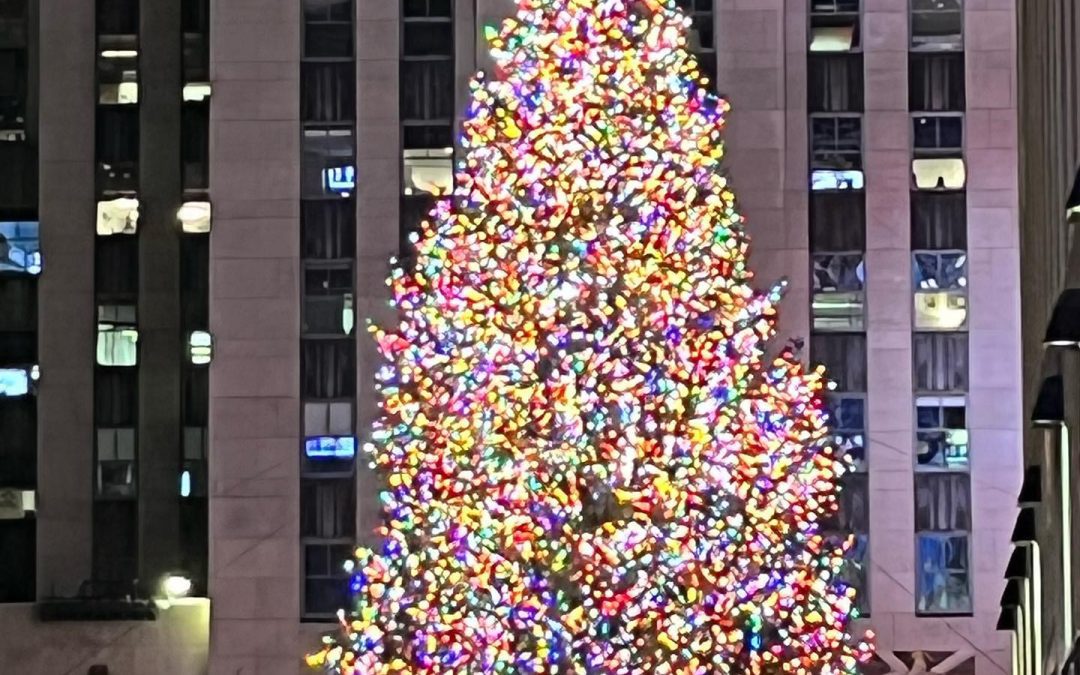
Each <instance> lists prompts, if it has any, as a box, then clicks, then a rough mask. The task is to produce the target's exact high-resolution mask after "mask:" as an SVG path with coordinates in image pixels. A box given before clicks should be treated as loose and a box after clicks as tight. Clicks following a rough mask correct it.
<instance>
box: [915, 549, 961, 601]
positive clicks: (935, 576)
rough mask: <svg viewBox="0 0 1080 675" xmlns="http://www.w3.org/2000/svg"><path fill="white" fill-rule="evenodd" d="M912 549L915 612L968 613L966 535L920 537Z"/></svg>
mask: <svg viewBox="0 0 1080 675" xmlns="http://www.w3.org/2000/svg"><path fill="white" fill-rule="evenodd" d="M915 545H916V549H917V555H918V557H919V569H918V570H917V571H916V578H917V580H918V599H917V601H916V605H915V609H916V611H917V612H919V613H921V614H965V613H970V612H971V580H970V577H969V572H970V566H969V558H968V535H951V536H940V535H930V534H919V535H917V536H916V539H915Z"/></svg>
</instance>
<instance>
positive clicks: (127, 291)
mask: <svg viewBox="0 0 1080 675" xmlns="http://www.w3.org/2000/svg"><path fill="white" fill-rule="evenodd" d="M94 258H95V264H94V279H95V282H94V283H95V291H96V292H97V294H98V295H99V296H100V295H111V296H124V297H134V295H135V294H136V293H137V289H138V240H137V239H136V238H134V237H106V238H102V237H99V238H97V240H96V241H95V242H94Z"/></svg>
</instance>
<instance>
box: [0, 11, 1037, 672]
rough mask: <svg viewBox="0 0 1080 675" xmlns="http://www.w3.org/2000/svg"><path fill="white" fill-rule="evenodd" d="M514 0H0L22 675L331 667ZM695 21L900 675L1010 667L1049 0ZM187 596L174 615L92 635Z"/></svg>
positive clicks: (766, 266) (169, 611)
mask: <svg viewBox="0 0 1080 675" xmlns="http://www.w3.org/2000/svg"><path fill="white" fill-rule="evenodd" d="M513 4H514V3H513V2H512V0H399V1H397V2H391V1H387V0H235V1H234V0H228V1H226V0H221V1H217V2H214V1H210V2H208V1H207V0H201V1H199V0H185V1H184V2H182V3H179V5H177V3H175V2H168V1H166V0H96V4H95V3H92V2H86V1H85V0H78V1H76V0H40V2H38V3H33V2H27V1H26V0H24V1H23V2H21V3H20V2H18V1H17V0H5V1H3V2H0V32H2V33H3V34H2V35H0V59H7V60H0V66H4V65H5V64H7V67H6V68H5V70H4V72H5V74H7V75H8V77H7V78H6V79H4V78H0V82H14V83H15V84H12V85H11V86H12V91H13V92H14V94H13V95H12V96H11V100H14V101H16V103H19V104H21V105H23V108H18V107H15V108H14V111H13V112H11V113H10V116H11V118H12V120H15V119H21V120H22V122H21V123H22V126H21V127H18V128H15V129H13V131H12V132H11V134H9V133H8V132H7V131H6V128H7V127H6V126H3V127H0V153H3V152H11V153H22V154H21V155H19V157H21V158H23V159H20V160H19V161H20V162H22V163H21V164H20V163H16V162H15V161H11V162H0V166H3V167H4V168H3V169H0V170H3V171H13V170H14V169H13V168H12V167H16V166H20V167H25V168H24V169H23V171H24V173H23V174H20V176H22V179H23V182H18V181H15V180H11V181H6V182H0V216H3V222H0V234H3V235H4V236H5V237H6V238H7V239H8V240H11V241H15V242H16V243H17V245H18V246H20V247H21V248H20V250H21V251H24V252H25V255H23V256H22V258H21V259H23V260H28V261H29V262H21V263H6V262H4V260H3V259H0V303H2V307H0V309H2V310H4V311H2V312H0V497H2V500H0V550H2V551H4V556H5V563H7V564H5V565H3V566H0V602H2V603H5V604H0V663H7V662H16V663H20V664H27V665H26V666H25V667H24V670H22V671H20V672H26V673H49V674H51V673H55V672H73V673H79V672H88V671H89V669H90V668H91V667H92V666H95V665H102V666H107V667H108V668H109V669H110V670H109V672H112V673H122V674H126V673H139V672H149V671H151V670H152V671H153V672H162V673H201V672H209V673H229V674H236V673H243V674H252V675H253V674H256V673H258V674H259V675H263V674H270V675H273V674H275V673H296V672H297V671H298V670H299V669H300V663H301V661H300V659H301V656H302V654H303V653H304V651H305V650H308V649H310V648H311V647H312V646H313V645H314V644H316V642H317V635H318V634H319V633H320V632H322V631H325V630H326V629H327V622H328V620H330V619H331V618H332V616H333V612H334V611H335V610H336V609H337V608H338V607H339V606H341V604H342V603H343V602H344V598H345V595H344V593H345V583H344V576H343V573H342V572H341V571H340V563H341V561H342V560H343V559H344V558H345V557H347V555H348V553H349V551H350V550H351V547H352V544H353V543H354V542H356V541H358V540H359V541H365V540H369V538H370V536H371V535H370V532H371V530H372V528H373V526H374V525H375V524H376V523H377V522H378V511H377V503H376V493H377V486H378V480H377V478H376V477H374V476H373V475H372V474H371V473H370V472H369V470H368V468H367V465H366V462H364V461H363V460H362V458H360V457H358V447H359V445H360V443H362V441H363V439H364V436H365V434H366V430H367V429H368V428H369V426H370V423H371V421H372V419H373V416H374V414H375V406H374V387H373V381H374V373H375V369H376V368H377V366H378V359H377V356H376V353H375V350H374V345H373V343H372V341H371V340H370V339H368V338H367V336H366V334H365V332H364V331H363V325H364V323H365V321H366V320H368V319H372V320H374V321H380V322H381V321H388V320H390V319H392V315H391V314H390V313H389V308H388V305H387V302H386V300H387V292H386V287H385V285H384V283H383V280H384V278H385V276H386V274H387V272H388V270H389V262H388V261H389V259H390V258H391V256H405V257H407V256H408V255H409V250H410V249H409V233H411V232H413V231H415V230H416V228H417V227H418V224H419V222H420V220H421V219H422V217H423V215H424V214H425V213H426V211H427V209H428V208H429V207H430V206H431V204H432V202H433V200H434V199H435V196H436V195H438V194H441V193H444V192H445V191H446V190H448V189H449V188H450V187H451V185H452V181H453V177H452V162H453V157H454V139H455V138H456V135H457V131H456V130H457V128H458V127H459V125H460V122H461V119H460V116H461V114H462V112H463V111H464V106H465V102H466V89H467V88H466V84H467V81H468V79H469V77H470V76H471V75H472V73H474V72H475V71H476V70H478V69H484V68H487V67H489V66H490V62H489V61H488V59H487V56H486V54H485V51H484V48H483V46H482V44H481V37H482V34H483V29H484V26H486V25H491V24H495V23H497V22H498V21H500V20H501V19H502V18H504V17H505V16H507V15H508V14H509V13H510V12H511V11H512V9H513ZM679 4H680V5H682V6H684V7H685V8H686V9H687V10H688V11H689V13H690V14H691V16H692V18H693V26H694V35H693V46H694V49H695V51H696V52H697V54H698V56H699V58H700V59H701V61H702V63H703V64H704V65H705V70H707V71H709V72H715V74H716V78H715V80H716V82H717V83H718V84H717V87H718V90H719V92H720V93H721V94H723V95H724V96H726V97H728V98H729V100H730V101H731V102H732V105H733V108H734V109H733V112H732V115H731V117H730V119H729V127H728V136H727V138H728V165H727V166H728V170H729V171H730V173H731V175H732V177H733V180H734V186H735V190H736V194H737V195H738V197H739V200H740V204H741V210H742V212H743V213H744V214H745V216H746V217H747V219H748V221H749V225H748V227H749V231H750V234H751V236H752V238H753V245H754V253H753V256H752V259H751V266H752V267H753V269H754V270H755V272H756V274H757V275H758V278H759V279H760V280H761V283H762V284H766V283H770V282H772V281H773V280H775V279H778V278H781V277H787V278H788V280H789V291H788V294H787V297H786V300H785V302H784V303H783V305H782V309H781V334H782V335H790V336H801V337H804V338H806V339H807V342H808V348H807V351H806V356H807V358H808V359H810V360H813V361H816V362H823V363H825V364H826V365H827V366H828V367H829V368H830V372H831V373H832V377H833V379H834V380H836V382H837V389H836V395H835V397H834V401H833V411H834V417H835V420H836V425H837V428H836V434H837V439H838V442H840V443H842V444H843V445H844V446H845V447H846V448H847V449H848V450H849V452H850V453H851V454H852V455H853V456H854V457H855V458H856V459H857V461H858V465H859V470H858V471H857V472H855V473H854V474H853V475H851V476H849V478H848V480H847V485H846V489H845V491H844V493H843V495H844V496H843V509H842V512H841V513H840V514H839V515H838V516H837V517H836V518H834V519H833V520H832V522H830V523H829V525H828V526H829V529H830V531H831V532H833V533H835V534H836V535H844V536H846V535H847V534H849V533H851V534H854V535H856V546H855V548H854V553H853V556H852V561H851V564H850V565H849V569H848V570H847V571H846V574H847V575H848V578H849V579H850V580H851V581H853V582H854V583H856V584H858V585H859V586H860V587H861V588H862V590H863V595H862V600H861V605H862V612H863V614H864V617H863V618H862V619H860V621H861V622H862V623H864V624H865V625H866V626H868V627H871V628H873V630H874V631H875V633H876V634H877V642H878V645H879V653H880V655H879V660H878V661H877V662H875V663H874V664H872V665H871V666H870V667H869V668H868V672H882V673H884V672H907V671H909V670H910V671H917V670H918V669H919V668H920V667H924V668H926V669H929V668H930V667H933V668H934V669H935V672H941V673H948V672H953V673H957V674H961V673H978V674H979V675H982V673H991V672H996V671H998V670H1000V669H1002V668H1007V667H1008V665H1009V660H1010V653H1009V641H1008V638H1007V636H1006V635H1004V634H1001V633H998V632H996V631H995V630H994V629H995V621H996V620H997V619H998V611H999V607H998V603H997V601H998V598H999V595H1000V593H1001V590H1002V588H1003V586H1004V581H1003V580H1002V579H1001V570H1002V569H1003V566H1004V565H1005V562H1006V560H1007V559H1008V556H1009V553H1010V551H1009V540H1010V533H1011V532H1012V527H1013V522H1014V518H1015V515H1016V506H1015V503H1014V502H1013V501H1012V500H1011V498H1010V499H1003V498H1002V495H1013V494H1015V493H1016V492H1017V489H1018V487H1019V482H1020V478H1019V476H1020V472H1021V442H1022V441H1021V435H1022V432H1023V428H1024V425H1023V424H1022V422H1021V420H1022V414H1021V411H1022V402H1021V396H1020V393H1019V392H1018V391H1017V390H1016V387H1015V386H1014V384H1015V381H1016V380H1017V378H1018V377H1019V373H1020V353H1021V345H1020V339H1021V338H1020V319H1021V314H1020V302H1019V298H1020V295H1019V289H1020V277H1019V269H1020V258H1019V255H1020V254H1019V250H1020V249H1019V234H1018V233H1019V229H1018V217H1017V207H1018V185H1017V179H1016V167H1017V138H1016V124H1017V101H1018V90H1017V85H1016V79H1017V78H1016V68H1015V58H1016V50H1015V26H1016V20H1017V17H1016V16H1015V12H1014V7H1013V5H1014V3H1013V2H1011V1H1009V0H862V1H861V2H860V0H805V1H803V0H756V1H755V2H743V1H742V0H679ZM8 7H11V8H12V9H11V10H10V11H8V10H7V8H8ZM5 11H7V12H8V13H9V14H11V17H10V18H9V17H8V16H7V15H6V14H5ZM20 12H21V13H20ZM20 22H21V23H20ZM20 27H21V28H20ZM20 29H21V31H22V33H20V32H19V30H20ZM20 35H21V36H22V41H21V42H20V41H19V39H18V37H19V36H20ZM9 38H10V40H9ZM9 41H10V44H11V46H10V47H7V45H8V43H9ZM20 59H21V60H20ZM20 77H21V78H22V79H19V78H20ZM20 83H21V84H20ZM20 87H21V89H20ZM7 100H8V99H6V98H0V120H3V122H4V125H8V124H9V122H8V117H9V113H8V112H6V109H5V108H2V105H3V104H4V102H5V101H7ZM12 105H13V106H16V104H15V103H13V104H12ZM20 116H21V117H20ZM91 130H93V133H91ZM9 136H10V137H9ZM16 185H18V186H20V187H21V189H22V190H23V191H24V192H22V193H19V194H18V195H10V196H9V195H7V194H6V192H4V191H6V190H15V187H14V186H16ZM35 190H36V191H35ZM211 205H212V207H211ZM9 207H10V208H9ZM211 208H212V211H211ZM19 242H21V243H19ZM2 250H3V249H0V251H2ZM90 251H93V256H92V257H90V253H89V252H90ZM35 256H36V257H35ZM12 259H14V258H12ZM35 261H36V262H35ZM9 345H12V346H9ZM20 350H21V351H20ZM11 457H16V458H17V459H15V460H11V459H9V458H11ZM34 462H36V468H35V467H34ZM28 467H29V468H28ZM9 504H10V506H8V505H9ZM8 551H13V552H14V553H13V554H12V555H10V556H9V555H8ZM176 577H182V578H184V579H189V580H191V581H192V585H193V587H192V589H191V591H190V593H189V595H190V596H192V597H188V598H185V599H175V598H171V599H169V602H168V603H165V602H161V601H160V599H159V602H157V603H156V604H155V603H150V604H149V605H147V606H146V611H149V612H152V613H154V614H155V615H156V618H157V620H156V621H152V622H151V621H130V620H128V621H118V620H114V621H108V622H105V621H95V620H91V619H93V618H94V617H95V616H97V615H93V614H91V610H93V611H97V612H99V613H100V612H105V611H106V610H108V611H110V612H114V613H115V612H118V611H130V610H131V607H130V606H129V605H130V604H131V603H128V604H127V605H125V604H121V605H120V606H119V608H118V607H117V605H116V603H115V602H113V601H114V600H115V599H116V596H117V595H118V594H119V595H123V594H124V593H127V595H134V596H136V597H141V596H161V594H162V591H163V590H164V587H163V586H162V582H163V581H164V580H167V579H173V578H176ZM88 580H91V583H85V582H87V581H88ZM33 589H36V591H34V590H33ZM80 589H81V590H80ZM5 594H6V595H5ZM124 597H126V596H124ZM200 598H201V599H200ZM207 598H208V599H207ZM166 604H167V605H168V606H167V607H166ZM139 606H140V607H142V606H143V605H139ZM211 610H212V613H211ZM57 618H65V619H67V621H65V622H62V623H61V622H58V621H55V619H57ZM111 618H112V619H120V618H128V619H130V618H131V617H117V616H115V615H113V616H111ZM144 618H145V617H144ZM61 636H62V637H61ZM61 640H63V641H64V644H65V648H64V649H59V648H58V647H57V645H58V643H59V642H60V641H61ZM178 655H179V656H178ZM150 666H153V667H152V668H151V667H150Z"/></svg>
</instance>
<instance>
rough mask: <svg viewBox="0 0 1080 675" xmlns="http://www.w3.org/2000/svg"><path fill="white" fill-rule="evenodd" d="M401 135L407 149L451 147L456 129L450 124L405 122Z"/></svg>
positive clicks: (403, 145) (403, 144)
mask: <svg viewBox="0 0 1080 675" xmlns="http://www.w3.org/2000/svg"><path fill="white" fill-rule="evenodd" d="M401 135H402V147H403V148H404V149H405V150H414V149H415V150H429V149H431V148H450V147H453V145H454V129H453V127H452V126H451V125H449V124H404V125H402V127H401Z"/></svg>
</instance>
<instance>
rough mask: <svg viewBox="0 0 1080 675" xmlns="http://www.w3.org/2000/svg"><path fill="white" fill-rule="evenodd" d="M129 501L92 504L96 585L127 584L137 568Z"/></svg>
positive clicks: (133, 506)
mask: <svg viewBox="0 0 1080 675" xmlns="http://www.w3.org/2000/svg"><path fill="white" fill-rule="evenodd" d="M137 508H138V504H137V503H136V502H135V501H134V500H132V499H121V500H97V501H95V502H94V515H93V518H94V544H93V549H94V552H93V576H94V579H95V580H98V581H112V582H118V583H131V582H133V581H134V580H135V577H136V574H137V571H136V570H137V567H138V559H137V555H138V548H137V546H136V541H137V539H136V537H137V534H136V531H135V522H136V520H135V518H136V516H135V514H136V509H137Z"/></svg>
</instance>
